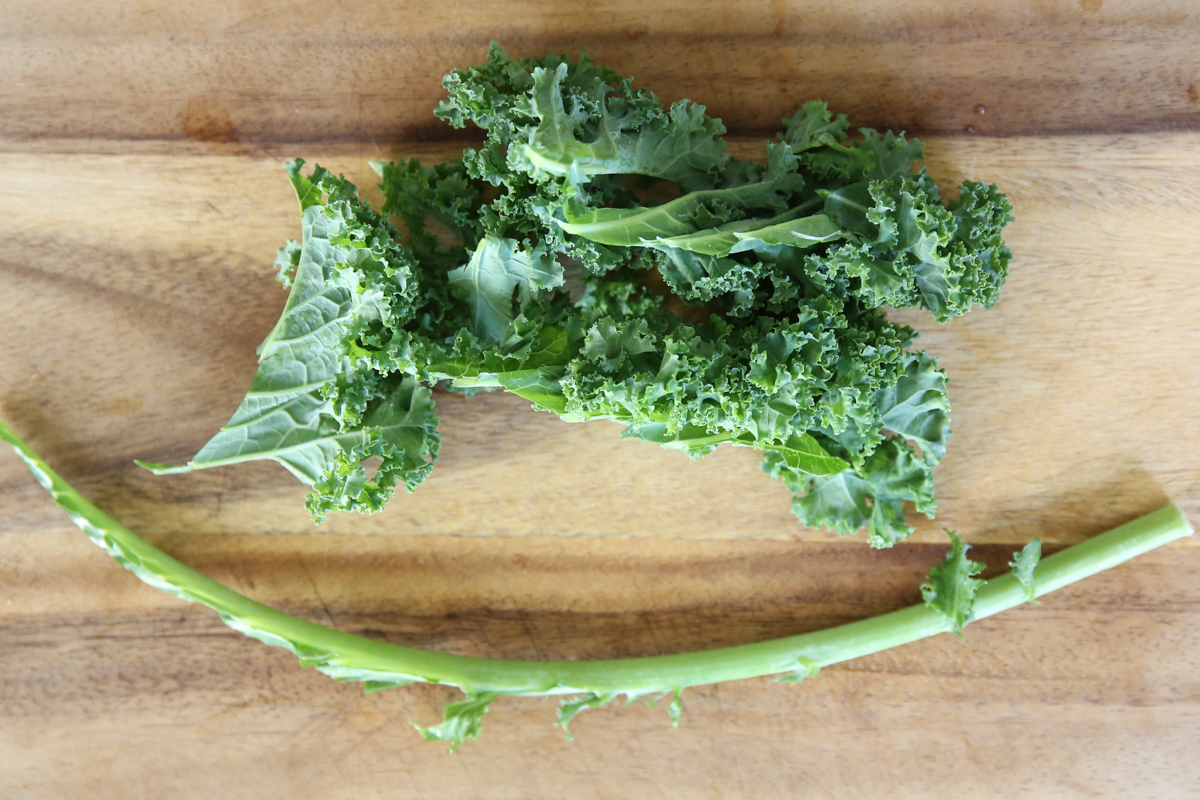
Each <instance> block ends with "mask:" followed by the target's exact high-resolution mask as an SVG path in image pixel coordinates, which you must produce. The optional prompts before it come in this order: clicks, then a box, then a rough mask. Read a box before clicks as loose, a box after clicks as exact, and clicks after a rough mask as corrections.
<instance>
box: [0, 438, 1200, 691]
mask: <svg viewBox="0 0 1200 800" xmlns="http://www.w3.org/2000/svg"><path fill="white" fill-rule="evenodd" d="M0 439H3V440H4V441H6V442H8V443H9V444H10V445H12V447H13V449H14V450H15V451H16V452H17V454H18V455H19V456H20V457H21V458H22V459H23V460H24V461H25V464H26V465H27V466H28V467H29V469H30V471H31V472H33V474H34V476H35V477H36V478H37V479H38V481H39V482H40V483H41V484H42V486H43V487H45V488H46V490H47V491H48V492H49V493H50V494H51V496H52V497H53V498H54V500H55V502H57V503H58V504H59V505H60V506H62V507H63V509H64V510H66V511H67V513H68V514H70V515H71V518H72V519H73V520H74V521H75V523H76V524H77V525H78V526H79V527H80V528H82V529H83V530H84V532H85V533H87V535H88V536H89V537H90V538H91V539H92V541H94V542H95V543H96V544H98V545H100V546H101V547H103V548H104V549H105V550H106V551H107V552H108V553H109V554H110V555H111V556H112V557H113V558H114V559H116V560H117V561H118V562H119V563H120V564H121V565H122V566H124V567H126V568H127V569H129V570H131V571H133V572H134V573H135V574H136V575H137V576H138V577H139V578H141V579H142V580H143V581H145V582H146V583H149V584H150V585H151V586H155V587H157V588H159V589H162V590H164V591H167V592H170V593H172V594H174V595H176V596H178V597H181V598H183V599H186V600H191V601H193V602H197V603H202V604H204V605H206V606H208V607H210V608H212V609H214V610H216V611H217V612H219V613H220V615H221V618H222V619H223V620H224V621H225V622H226V624H228V625H230V626H231V627H233V628H235V629H237V630H239V631H241V632H242V633H245V634H246V635H248V636H252V637H254V638H257V639H259V640H261V641H264V642H267V643H268V644H273V645H277V646H282V647H286V648H288V649H290V650H291V651H292V652H294V653H295V654H296V655H297V656H299V657H300V659H301V661H302V662H303V663H304V664H305V665H307V666H314V667H316V668H317V669H319V670H320V671H322V672H325V673H326V674H329V675H331V676H333V677H335V678H339V679H342V680H361V681H364V682H366V683H367V688H368V689H378V688H386V687H389V686H398V685H403V684H404V683H408V682H412V681H425V682H428V683H448V684H452V685H455V686H458V687H460V688H462V689H463V690H464V691H466V692H467V693H468V694H472V695H477V696H478V695H481V694H484V693H487V694H496V695H499V694H509V695H549V694H572V693H581V692H582V693H592V694H594V695H597V696H600V697H608V696H612V695H614V694H626V695H631V696H637V695H643V694H648V693H652V692H665V691H670V690H677V689H680V688H683V687H688V686H697V685H701V684H708V683H716V682H719V681H727V680H737V679H742V678H752V677H757V676H762V675H774V674H780V673H794V674H797V675H801V676H803V675H807V674H811V673H812V672H813V671H814V670H815V669H816V668H819V667H823V666H827V665H830V664H836V663H838V662H840V661H846V660H849V659H852V658H858V657H859V656H865V655H868V654H870V653H875V652H878V651H880V650H885V649H887V648H889V647H896V646H897V645H901V644H906V643H908V642H913V641H916V640H918V639H922V638H925V637H927V636H933V635H934V634H937V633H943V632H947V631H950V630H952V625H951V622H950V620H949V619H948V618H947V617H946V616H945V615H944V614H942V613H941V612H939V611H936V610H934V609H932V608H929V607H927V606H924V605H919V606H913V607H911V608H906V609H903V610H900V611H894V612H892V613H889V614H882V615H880V616H878V617H874V618H872V619H867V620H862V621H860V622H852V623H850V624H848V625H841V626H838V627H836V628H830V629H828V630H823V631H817V632H814V633H805V634H800V635H798V636H789V637H785V638H782V639H775V640H772V641H767V642H758V643H756V644H747V645H738V646H735V647H724V648H718V649H714V650H706V651H702V652H697V653H680V654H676V655H667V656H651V657H646V658H628V659H618V660H607V661H570V662H567V661H546V662H539V661H508V660H500V659H486V658H469V657H466V656H456V655H449V654H445V653H435V652H430V651H427V650H420V649H417V648H412V647H404V646H402V645H396V644H389V643H386V642H380V641H376V640H374V639H368V638H366V637H363V636H357V635H354V634H349V633H344V632H342V631H337V630H333V629H331V628H327V627H324V626H322V625H316V624H314V623H311V622H305V621H303V620H300V619H297V618H295V617H291V616H288V615H287V614H284V613H282V612H280V611H276V610H275V609H273V608H270V607H268V606H265V605H263V604H261V603H257V602H255V601H253V600H251V599H249V598H247V597H244V596H243V595H240V594H238V593H237V592H234V591H233V590H231V589H228V588H226V587H225V586H222V585H221V584H219V583H217V582H216V581H213V580H211V579H209V578H206V577H205V576H204V575H201V574H200V573H199V572H196V571H195V570H192V569H190V568H188V567H187V566H185V565H183V564H181V563H180V562H178V561H176V560H175V559H173V558H171V557H170V556H168V555H166V554H165V553H163V552H162V551H160V550H158V549H157V548H155V547H153V546H152V545H150V544H149V543H147V542H146V541H145V540H143V539H141V538H140V537H138V536H137V535H135V534H133V533H132V532H130V531H129V530H127V529H126V528H124V527H123V526H122V525H121V524H120V523H118V522H117V521H116V520H114V519H112V518H111V517H109V516H108V515H107V514H105V513H104V512H102V511H100V510H99V509H98V508H96V507H95V506H94V505H92V504H91V503H90V502H89V501H88V500H87V499H85V498H84V497H83V496H82V495H80V494H79V493H78V492H77V491H75V490H74V489H73V488H71V487H70V486H69V485H68V484H67V483H66V482H65V481H63V479H62V478H60V477H59V476H58V475H57V474H56V473H55V472H54V471H53V470H51V469H50V468H49V467H48V466H47V465H46V464H45V462H44V461H42V460H41V458H39V457H38V455H37V454H36V453H34V452H33V451H32V450H31V449H30V448H29V447H28V445H26V444H25V443H24V442H23V441H21V440H20V439H19V438H18V437H17V436H16V435H15V434H14V433H13V432H12V431H11V430H10V429H9V428H8V427H7V426H5V425H4V424H3V423H0ZM1191 533H1192V528H1191V525H1190V524H1189V523H1188V521H1187V519H1186V517H1184V515H1183V513H1182V512H1181V511H1180V510H1179V508H1177V507H1176V506H1167V507H1166V508H1163V509H1160V510H1158V511H1156V512H1154V513H1152V514H1148V515H1146V516H1144V517H1142V518H1140V519H1137V520H1134V521H1133V522H1130V523H1127V524H1125V525H1122V526H1121V527H1119V528H1116V529H1115V530H1112V531H1109V532H1108V533H1105V534H1101V535H1100V536H1097V537H1095V538H1093V539H1090V540H1088V541H1087V542H1084V543H1082V544H1078V545H1075V546H1074V547H1071V548H1068V549H1067V550H1064V551H1062V552H1060V553H1057V554H1056V555H1053V556H1049V557H1048V558H1045V559H1043V560H1042V562H1041V563H1040V564H1039V565H1038V567H1037V569H1036V570H1035V572H1034V590H1035V594H1036V595H1038V596H1040V595H1043V594H1046V593H1047V592H1050V591H1053V590H1055V589H1058V588H1061V587H1063V586H1066V585H1068V584H1070V583H1073V582H1075V581H1078V580H1081V579H1083V578H1086V577H1088V576H1090V575H1094V574H1095V573H1097V572H1100V571H1102V570H1105V569H1109V568H1110V567H1113V566H1116V565H1117V564H1120V563H1122V562H1124V561H1127V560H1129V559H1131V558H1134V557H1135V556H1138V555H1141V554H1142V553H1145V552H1147V551H1149V550H1152V549H1154V548H1156V547H1160V546H1162V545H1164V544H1167V543H1168V542H1171V541H1173V540H1175V539H1179V538H1181V537H1184V536H1189V535H1191ZM1026 600H1027V592H1026V589H1025V587H1024V586H1022V585H1021V584H1020V583H1019V581H1017V579H1016V578H1015V577H1014V576H1013V575H1012V574H1011V573H1010V574H1006V575H1004V576H1002V577H1000V578H997V579H995V580H991V581H989V582H988V583H987V585H986V586H984V587H983V588H982V589H980V590H979V593H978V595H977V597H976V602H975V606H974V613H973V616H972V618H973V619H980V618H983V617H987V616H991V615H992V614H996V613H999V612H1001V611H1004V610H1005V609H1009V608H1013V607H1015V606H1017V605H1020V604H1021V603H1023V602H1026Z"/></svg>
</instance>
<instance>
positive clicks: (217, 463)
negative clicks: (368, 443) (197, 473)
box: [135, 428, 363, 475]
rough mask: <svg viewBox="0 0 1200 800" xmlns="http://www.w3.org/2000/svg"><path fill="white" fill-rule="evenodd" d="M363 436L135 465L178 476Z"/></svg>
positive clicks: (342, 435) (343, 435)
mask: <svg viewBox="0 0 1200 800" xmlns="http://www.w3.org/2000/svg"><path fill="white" fill-rule="evenodd" d="M226 430H229V429H228V428H222V429H221V431H222V432H224V431H226ZM362 435H363V434H362V431H358V430H353V431H343V432H342V433H338V434H334V435H333V436H317V437H315V438H312V439H306V440H305V441H303V442H300V443H298V444H289V445H288V446H287V447H276V448H273V449H271V450H254V451H252V452H249V453H241V454H238V455H236V456H229V457H228V458H218V459H214V460H212V461H189V462H188V463H186V464H183V465H181V466H178V467H167V468H166V469H155V468H154V467H150V466H147V464H146V463H145V462H142V461H137V462H135V463H137V464H140V465H141V466H144V467H146V468H147V469H149V470H150V471H151V472H153V473H154V474H155V475H178V474H180V473H184V472H192V471H194V470H198V469H208V468H210V467H226V466H229V465H230V464H241V463H244V462H246V461H260V460H262V459H264V458H275V457H276V456H277V455H279V454H281V453H290V452H292V451H293V450H301V449H303V448H305V447H309V446H311V445H314V444H319V443H320V442H332V441H336V440H338V439H345V438H348V437H354V436H362ZM247 441H249V440H247ZM202 452H203V451H202Z"/></svg>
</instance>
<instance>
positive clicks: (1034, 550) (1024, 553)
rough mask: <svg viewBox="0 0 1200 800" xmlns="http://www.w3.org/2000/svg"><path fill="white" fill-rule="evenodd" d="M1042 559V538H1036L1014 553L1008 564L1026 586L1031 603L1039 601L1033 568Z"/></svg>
mask: <svg viewBox="0 0 1200 800" xmlns="http://www.w3.org/2000/svg"><path fill="white" fill-rule="evenodd" d="M1041 560H1042V540H1041V539H1034V540H1033V541H1032V542H1030V543H1029V544H1027V545H1025V546H1024V547H1022V548H1021V549H1020V550H1018V551H1017V552H1015V553H1013V560H1012V561H1010V562H1008V566H1009V567H1011V568H1012V571H1013V575H1015V576H1016V578H1017V580H1018V581H1020V582H1021V585H1022V586H1024V587H1025V592H1026V596H1027V597H1028V598H1029V602H1030V603H1036V602H1037V593H1036V592H1037V590H1036V589H1035V588H1034V585H1033V570H1034V569H1035V568H1036V567H1037V565H1038V562H1039V561H1041Z"/></svg>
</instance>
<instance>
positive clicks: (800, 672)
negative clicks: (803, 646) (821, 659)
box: [775, 656, 821, 683]
mask: <svg viewBox="0 0 1200 800" xmlns="http://www.w3.org/2000/svg"><path fill="white" fill-rule="evenodd" d="M820 671H821V665H820V664H818V663H817V662H815V661H813V660H812V659H811V658H805V657H804V656H797V657H796V669H794V670H793V671H791V672H785V673H784V674H783V675H780V676H779V677H778V678H776V679H775V681H776V682H777V683H799V682H800V681H803V680H808V679H809V678H815V677H817V674H818V673H819V672H820Z"/></svg>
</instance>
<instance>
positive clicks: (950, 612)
mask: <svg viewBox="0 0 1200 800" xmlns="http://www.w3.org/2000/svg"><path fill="white" fill-rule="evenodd" d="M946 533H947V534H949V536H950V552H949V553H947V554H946V559H945V560H944V561H943V562H942V563H941V564H938V565H937V566H936V567H934V568H933V569H931V570H930V571H929V580H928V581H927V582H925V583H923V584H921V596H922V597H923V598H925V605H927V606H929V607H930V608H932V609H935V610H937V611H940V612H942V614H944V615H946V617H947V619H949V620H950V624H951V625H952V626H953V630H954V632H955V633H956V634H958V635H959V636H962V628H963V626H964V625H966V624H967V623H968V622H970V621H971V610H972V608H973V607H974V605H975V593H976V592H978V591H979V589H980V588H981V587H982V586H983V585H984V584H985V583H986V581H983V580H980V579H979V578H975V577H973V576H975V575H978V574H979V573H981V572H983V566H984V565H983V564H980V563H979V562H978V561H971V560H970V559H969V558H967V551H968V550H970V549H971V546H970V545H969V544H963V540H962V537H960V536H959V535H958V534H957V533H955V532H954V531H949V530H948V531H946Z"/></svg>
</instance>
